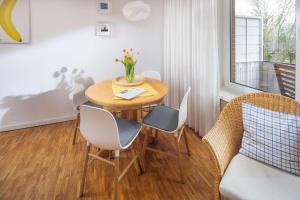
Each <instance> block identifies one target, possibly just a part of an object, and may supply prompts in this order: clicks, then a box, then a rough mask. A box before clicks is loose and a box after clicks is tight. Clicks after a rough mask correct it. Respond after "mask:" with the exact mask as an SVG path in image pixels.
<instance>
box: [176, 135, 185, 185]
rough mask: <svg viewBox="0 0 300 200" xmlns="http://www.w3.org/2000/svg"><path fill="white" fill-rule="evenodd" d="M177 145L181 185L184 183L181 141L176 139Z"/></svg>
mask: <svg viewBox="0 0 300 200" xmlns="http://www.w3.org/2000/svg"><path fill="white" fill-rule="evenodd" d="M175 143H176V154H177V163H178V167H179V172H180V183H184V176H183V169H182V164H181V152H180V147H179V141H178V139H177V137H175Z"/></svg>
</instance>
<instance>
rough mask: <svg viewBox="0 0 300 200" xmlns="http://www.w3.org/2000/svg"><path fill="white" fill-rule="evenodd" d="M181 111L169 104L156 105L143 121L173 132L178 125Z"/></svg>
mask: <svg viewBox="0 0 300 200" xmlns="http://www.w3.org/2000/svg"><path fill="white" fill-rule="evenodd" d="M178 115H179V111H178V110H176V109H174V108H170V107H167V106H156V107H155V108H153V110H152V111H151V112H150V113H148V114H147V115H146V117H145V118H144V120H143V123H144V124H146V125H149V126H152V127H155V128H158V129H161V130H164V131H168V132H173V131H175V130H176V129H177V126H178Z"/></svg>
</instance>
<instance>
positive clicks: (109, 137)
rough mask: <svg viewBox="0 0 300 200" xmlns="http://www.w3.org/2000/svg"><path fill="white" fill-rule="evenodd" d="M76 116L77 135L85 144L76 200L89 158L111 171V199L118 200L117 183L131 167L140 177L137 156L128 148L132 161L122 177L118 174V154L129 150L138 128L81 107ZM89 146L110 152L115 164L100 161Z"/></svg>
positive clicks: (137, 124)
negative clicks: (101, 163)
mask: <svg viewBox="0 0 300 200" xmlns="http://www.w3.org/2000/svg"><path fill="white" fill-rule="evenodd" d="M80 113H81V117H80V131H81V133H82V135H83V137H84V138H85V139H86V140H87V150H86V156H85V162H84V170H83V175H82V181H81V185H80V193H79V196H80V197H82V195H83V190H84V183H85V177H86V171H87V165H88V159H89V157H92V158H93V159H97V160H100V161H102V162H105V163H106V164H109V165H111V166H113V167H114V171H115V176H114V182H115V183H114V184H115V189H114V199H118V186H119V181H120V180H121V179H122V177H123V176H124V175H125V173H126V172H127V171H128V169H129V168H130V167H131V166H132V165H134V166H135V169H136V171H137V173H138V174H140V166H139V163H138V162H137V161H138V155H137V154H136V153H135V152H134V149H133V148H131V153H132V154H133V159H132V160H131V162H130V163H129V164H128V166H127V167H126V168H125V170H124V171H123V172H122V173H119V155H120V151H121V150H124V149H127V148H129V147H130V146H131V145H132V143H133V142H134V140H135V139H136V138H137V136H138V134H139V133H140V130H141V124H140V123H138V122H134V121H129V120H127V119H122V118H118V117H116V116H114V115H112V114H111V113H110V112H108V111H106V110H104V109H101V108H96V107H92V106H88V105H82V106H81V107H80ZM91 145H93V146H95V147H97V148H100V149H101V150H109V151H114V156H115V162H112V161H110V160H108V159H105V158H102V157H100V156H99V153H97V154H92V153H90V146H91Z"/></svg>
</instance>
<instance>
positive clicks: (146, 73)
mask: <svg viewBox="0 0 300 200" xmlns="http://www.w3.org/2000/svg"><path fill="white" fill-rule="evenodd" d="M141 75H142V76H143V77H147V78H153V79H157V80H161V75H160V73H159V72H158V71H152V70H147V71H143V72H142V74H141Z"/></svg>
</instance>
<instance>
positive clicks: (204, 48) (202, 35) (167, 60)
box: [164, 0, 219, 136]
mask: <svg viewBox="0 0 300 200" xmlns="http://www.w3.org/2000/svg"><path fill="white" fill-rule="evenodd" d="M164 9H165V18H164V80H165V81H166V82H167V83H168V84H169V86H170V94H169V96H168V97H167V99H166V103H167V104H168V105H170V106H178V105H179V104H180V100H181V98H182V97H183V95H184V93H185V90H186V88H187V87H188V86H191V88H192V92H191V98H190V101H189V116H188V121H187V122H188V125H189V126H190V127H192V128H193V129H195V131H196V132H199V134H200V135H201V136H204V135H205V133H207V131H209V129H210V128H211V127H212V126H213V124H214V122H215V120H216V118H217V116H218V114H219V94H218V91H219V63H218V60H219V58H218V35H217V33H218V30H217V29H218V28H217V27H218V26H217V0H165V5H164Z"/></svg>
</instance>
